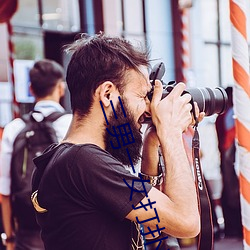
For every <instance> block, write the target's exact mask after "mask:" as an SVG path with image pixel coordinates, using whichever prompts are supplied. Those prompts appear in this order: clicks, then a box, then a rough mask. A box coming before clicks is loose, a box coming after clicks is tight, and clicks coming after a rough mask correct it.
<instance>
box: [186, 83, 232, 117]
mask: <svg viewBox="0 0 250 250" xmlns="http://www.w3.org/2000/svg"><path fill="white" fill-rule="evenodd" d="M187 92H189V93H190V94H191V96H192V98H193V101H194V102H197V105H198V107H199V110H200V112H205V114H206V116H209V115H213V114H222V113H224V112H225V111H226V110H227V104H228V96H227V93H226V91H225V90H224V89H223V88H220V87H217V88H215V89H211V88H189V89H187Z"/></svg>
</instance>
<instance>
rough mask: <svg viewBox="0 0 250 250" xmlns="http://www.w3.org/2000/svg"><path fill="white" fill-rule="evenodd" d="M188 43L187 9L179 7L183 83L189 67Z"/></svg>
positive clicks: (185, 80) (185, 81) (186, 78)
mask: <svg viewBox="0 0 250 250" xmlns="http://www.w3.org/2000/svg"><path fill="white" fill-rule="evenodd" d="M189 45H190V44H189V10H188V9H187V8H183V9H181V69H182V74H181V75H182V81H183V82H184V83H187V80H188V77H187V72H188V69H189V68H190V53H189Z"/></svg>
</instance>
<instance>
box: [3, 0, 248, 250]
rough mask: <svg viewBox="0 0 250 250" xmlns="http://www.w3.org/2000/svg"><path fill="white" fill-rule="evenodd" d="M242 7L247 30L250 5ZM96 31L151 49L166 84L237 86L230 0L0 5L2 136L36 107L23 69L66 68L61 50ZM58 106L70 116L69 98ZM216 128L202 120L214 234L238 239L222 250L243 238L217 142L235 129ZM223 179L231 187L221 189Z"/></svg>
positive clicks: (24, 0)
mask: <svg viewBox="0 0 250 250" xmlns="http://www.w3.org/2000/svg"><path fill="white" fill-rule="evenodd" d="M245 2H246V10H245V13H246V15H247V29H248V30H247V32H248V33H249V31H250V30H249V29H250V25H249V22H250V21H249V20H250V19H249V16H250V1H245ZM99 31H104V32H105V33H106V34H110V35H117V36H121V37H125V38H127V39H128V40H130V41H131V42H132V43H134V44H138V42H140V43H142V44H143V45H144V46H149V47H150V48H151V54H150V58H151V59H152V66H153V65H154V64H156V63H158V62H160V61H163V62H164V63H165V67H166V73H165V75H164V78H163V80H164V81H165V82H168V81H172V80H175V81H177V82H178V81H183V82H185V83H186V84H187V85H188V86H189V87H199V88H201V87H209V88H215V87H223V88H225V89H228V90H229V89H231V87H232V86H233V84H234V78H233V68H232V46H231V22H230V11H229V0H199V1H198V0H179V1H178V0H21V1H18V0H0V34H1V35H0V44H1V47H0V136H1V132H2V130H3V128H4V126H5V125H6V124H7V123H8V122H10V121H11V120H12V119H13V118H14V117H18V116H21V115H23V114H24V113H27V112H29V111H30V110H31V109H32V107H33V102H34V99H33V97H32V96H31V94H30V93H29V88H28V85H29V79H28V72H29V69H30V68H31V67H32V65H33V63H34V61H36V60H39V59H42V58H48V59H53V60H55V61H57V62H59V63H60V64H61V65H62V66H63V67H64V68H65V70H66V68H67V64H68V62H69V57H68V55H66V54H65V53H64V52H63V46H64V45H66V44H69V43H71V42H73V41H74V40H75V38H76V37H77V34H79V33H81V32H86V33H89V34H94V33H97V32H99ZM248 43H249V40H248ZM231 91H232V90H231ZM230 93H231V94H232V92H230ZM62 105H63V106H64V107H65V109H66V110H67V111H69V112H70V103H69V95H68V94H66V96H65V97H64V98H63V100H62ZM230 118H231V120H233V115H232V114H231V116H230ZM216 122H217V123H216ZM220 122H221V121H220ZM220 128H221V124H219V121H218V119H217V117H216V116H215V117H207V118H205V120H204V122H203V126H201V128H200V130H201V142H202V149H201V158H202V161H203V167H204V175H205V177H206V180H207V182H208V186H209V188H210V189H211V190H210V192H211V193H210V197H211V199H212V201H214V202H213V213H214V218H213V222H214V226H215V237H216V239H221V238H224V237H236V238H237V240H236V242H240V243H239V245H237V246H235V248H234V247H233V244H232V245H231V246H232V248H221V249H237V250H238V249H241V240H240V241H239V240H238V239H241V237H242V232H241V231H242V229H241V227H242V225H241V217H240V205H239V192H238V190H239V186H238V180H237V176H236V174H235V171H234V160H233V161H232V166H230V169H231V172H232V173H231V175H230V177H223V176H224V175H225V170H224V169H223V168H224V167H223V166H222V161H221V159H222V154H223V153H222V151H221V150H220V146H221V145H222V144H223V142H221V141H220V140H221V139H220V138H222V139H224V138H225V137H226V132H230V133H231V134H233V138H234V126H232V127H230V128H228V127H227V128H228V130H227V131H223V132H220V133H224V134H218V131H219V129H220ZM230 129H231V130H230ZM232 129H233V130H232ZM229 130H230V131H229ZM208 135H209V136H208ZM0 138H1V137H0ZM231 143H234V141H231ZM222 148H223V146H222ZM211 149H212V150H211ZM234 153H235V151H234ZM227 176H228V175H227ZM232 176H233V177H232ZM230 178H231V179H230ZM228 179H229V182H228V183H231V182H230V181H231V180H232V179H233V183H236V184H235V186H230V187H225V181H227V180H228ZM230 189H233V190H236V191H237V192H236V194H234V196H233V197H232V196H230V195H228V194H229V193H231V192H230V191H231V190H230ZM229 199H231V200H230V204H229V203H228V200H229ZM233 242H235V241H233ZM192 244H194V241H192V240H190V241H189V242H187V243H185V242H183V245H187V246H189V245H192ZM218 249H219V248H218Z"/></svg>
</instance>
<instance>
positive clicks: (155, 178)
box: [141, 173, 163, 187]
mask: <svg viewBox="0 0 250 250" xmlns="http://www.w3.org/2000/svg"><path fill="white" fill-rule="evenodd" d="M141 178H142V179H143V180H148V181H149V184H150V185H152V186H153V187H155V186H160V185H161V184H162V183H163V173H160V174H159V175H147V174H144V173H141Z"/></svg>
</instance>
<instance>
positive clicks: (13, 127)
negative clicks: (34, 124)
mask: <svg viewBox="0 0 250 250" xmlns="http://www.w3.org/2000/svg"><path fill="white" fill-rule="evenodd" d="M24 128H25V122H24V121H23V120H22V119H21V118H16V119H14V120H13V121H11V122H10V123H8V124H7V125H6V126H5V127H4V131H3V139H4V138H6V137H7V138H12V139H13V141H14V139H15V138H16V136H17V135H18V134H19V133H20V132H21V131H22V130H23V129H24Z"/></svg>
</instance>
